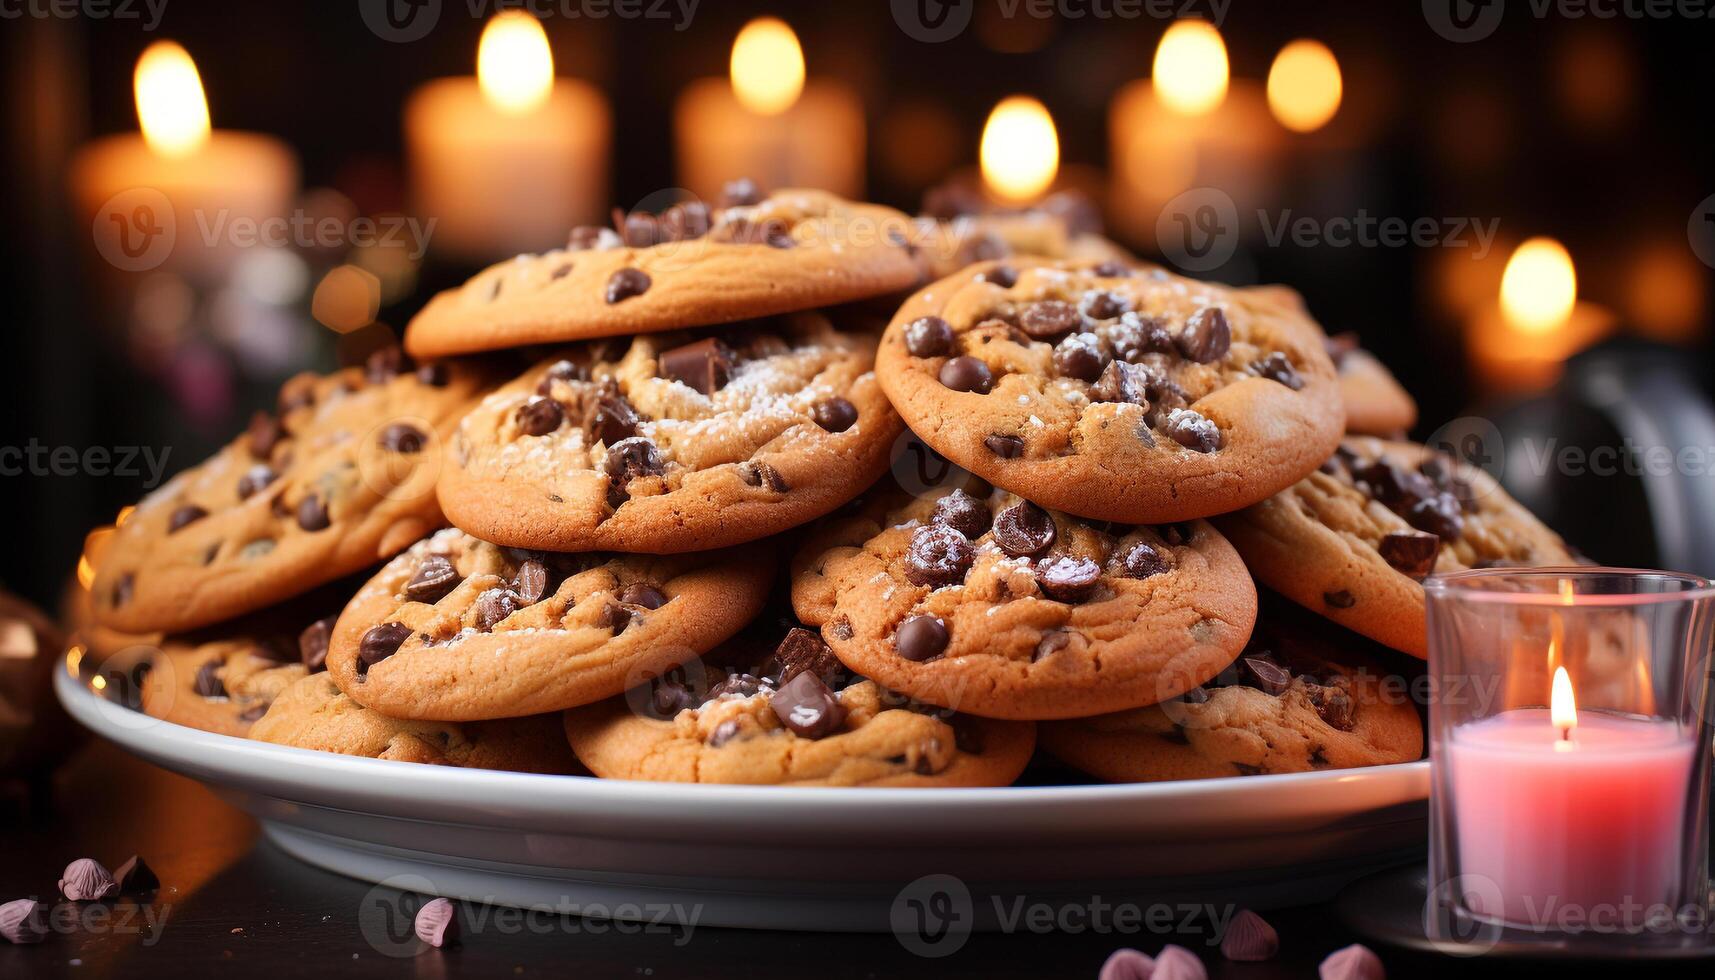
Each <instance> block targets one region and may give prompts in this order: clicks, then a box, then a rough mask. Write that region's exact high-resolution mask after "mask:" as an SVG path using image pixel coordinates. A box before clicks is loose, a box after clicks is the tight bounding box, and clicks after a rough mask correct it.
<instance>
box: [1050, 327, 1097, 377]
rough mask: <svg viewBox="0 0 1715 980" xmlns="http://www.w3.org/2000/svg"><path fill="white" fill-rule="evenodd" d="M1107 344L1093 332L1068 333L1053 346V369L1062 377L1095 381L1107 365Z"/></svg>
mask: <svg viewBox="0 0 1715 980" xmlns="http://www.w3.org/2000/svg"><path fill="white" fill-rule="evenodd" d="M1109 357H1110V355H1109V354H1108V350H1107V345H1106V344H1105V343H1103V342H1102V338H1100V337H1098V336H1097V335H1095V334H1093V333H1074V334H1068V335H1067V336H1066V339H1064V340H1062V341H1060V343H1059V344H1058V345H1057V346H1056V347H1055V348H1054V370H1055V372H1056V373H1058V374H1059V375H1060V376H1061V377H1062V378H1076V379H1077V380H1079V381H1095V380H1096V379H1097V378H1100V377H1101V376H1102V369H1103V368H1105V367H1107V366H1108V360H1109Z"/></svg>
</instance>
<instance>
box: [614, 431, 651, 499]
mask: <svg viewBox="0 0 1715 980" xmlns="http://www.w3.org/2000/svg"><path fill="white" fill-rule="evenodd" d="M603 468H604V470H605V471H606V473H607V478H608V480H609V481H610V483H611V485H612V487H613V488H614V489H616V490H624V489H625V488H626V486H627V485H629V484H630V483H631V481H632V480H635V479H637V478H638V477H640V476H658V475H660V474H661V473H662V472H664V471H665V465H664V464H663V463H662V462H661V454H660V452H658V451H657V450H656V449H655V444H654V443H653V442H650V441H649V440H648V439H646V438H644V437H643V436H632V437H631V438H629V439H621V440H619V441H618V442H616V443H614V444H613V445H611V446H609V447H608V450H607V458H606V460H604V461H603Z"/></svg>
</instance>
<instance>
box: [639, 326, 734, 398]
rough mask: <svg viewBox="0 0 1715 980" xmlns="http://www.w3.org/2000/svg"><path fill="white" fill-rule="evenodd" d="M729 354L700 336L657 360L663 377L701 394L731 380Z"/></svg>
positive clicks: (715, 389) (718, 342)
mask: <svg viewBox="0 0 1715 980" xmlns="http://www.w3.org/2000/svg"><path fill="white" fill-rule="evenodd" d="M732 362H733V354H732V351H731V350H730V349H729V348H728V347H727V345H725V344H723V343H721V342H720V341H719V340H716V339H715V338H713V337H704V338H703V339H702V340H698V341H694V342H692V343H689V344H684V345H681V346H679V347H675V348H673V349H672V350H667V351H662V352H661V356H660V357H659V358H658V359H657V362H656V363H657V364H658V365H659V367H660V373H661V376H662V377H663V378H671V379H672V380H674V381H682V382H684V383H685V384H687V385H690V386H691V387H692V388H695V389H696V390H697V391H700V392H702V393H703V394H705V395H712V394H714V393H715V392H717V391H719V390H721V389H722V388H724V387H726V383H727V381H729V380H730V379H731V378H732Z"/></svg>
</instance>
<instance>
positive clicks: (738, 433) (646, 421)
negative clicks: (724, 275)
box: [439, 313, 904, 554]
mask: <svg viewBox="0 0 1715 980" xmlns="http://www.w3.org/2000/svg"><path fill="white" fill-rule="evenodd" d="M875 342H876V338H875V335H874V334H873V333H866V332H863V331H855V330H854V331H846V330H841V329H837V328H836V327H835V325H834V323H833V322H832V321H831V320H830V318H829V317H828V316H827V315H824V314H822V313H797V314H791V315H789V316H786V317H780V318H775V319H769V320H762V321H755V322H752V323H748V324H744V325H740V326H736V327H727V328H723V329H721V330H717V331H713V332H699V333H694V334H693V333H671V334H655V335H649V336H643V337H637V338H635V339H633V340H630V341H611V340H609V341H594V342H590V343H586V344H582V345H578V346H575V347H573V348H571V349H568V350H565V351H562V352H561V353H560V354H559V355H558V356H555V357H552V358H549V359H548V360H545V361H543V362H542V363H540V364H538V365H536V366H535V367H533V368H531V369H530V370H529V371H528V372H526V373H525V374H524V375H523V376H522V377H520V378H518V379H517V380H515V381H513V382H512V383H510V384H508V385H506V386H504V387H502V388H501V389H500V390H499V391H497V392H495V393H494V394H493V395H491V396H490V397H489V398H487V399H486V400H484V401H483V403H482V404H481V406H479V407H478V408H477V409H476V410H474V411H472V412H471V413H470V414H469V415H468V416H467V417H466V418H465V420H464V422H463V424H462V425H461V426H460V427H459V431H458V434H457V435H456V436H455V437H454V440H453V449H452V452H451V453H450V454H449V455H450V460H449V465H448V466H447V468H446V470H445V472H444V473H443V474H442V476H441V483H440V487H439V493H440V500H441V505H442V506H443V507H445V508H446V512H447V517H448V518H449V519H450V520H451V521H452V522H453V523H454V524H456V525H458V526H459V527H461V528H464V529H465V530H467V531H470V532H471V533H472V534H475V535H477V536H479V537H481V538H484V539H486V540H490V541H496V542H499V543H501V544H506V545H515V546H519V547H529V548H546V549H551V550H556V551H588V550H597V549H599V550H610V551H634V552H648V553H652V554H667V553H677V552H683V551H697V550H706V549H710V548H721V547H726V546H728V545H733V544H738V543H741V542H746V541H754V540H756V539H758V538H763V537H766V536H768V535H770V534H774V533H776V532H779V531H783V530H785V529H787V528H790V527H794V526H797V525H799V524H802V523H804V522H805V521H808V520H810V519H811V518H814V517H817V516H819V515H821V514H825V513H827V512H828V511H831V510H833V509H834V508H836V507H838V506H839V505H841V504H843V503H845V502H846V501H848V500H850V499H851V498H853V497H855V496H856V495H857V494H858V493H859V492H860V491H861V490H862V489H863V488H864V487H866V486H868V485H869V484H870V483H872V482H874V480H875V479H876V478H877V477H878V476H880V475H881V473H882V471H883V470H884V469H886V467H887V460H888V455H889V453H890V452H891V450H892V446H893V443H894V441H895V439H896V438H897V437H898V436H899V434H900V433H901V432H902V431H904V430H903V426H902V425H901V423H900V421H899V418H898V416H897V415H895V414H894V412H893V409H892V407H891V406H889V405H888V403H887V399H886V397H885V396H884V395H883V394H882V392H881V386H880V385H879V384H878V383H877V382H876V378H875V373H874V371H873V361H874V354H875Z"/></svg>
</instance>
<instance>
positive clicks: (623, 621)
mask: <svg viewBox="0 0 1715 980" xmlns="http://www.w3.org/2000/svg"><path fill="white" fill-rule="evenodd" d="M595 624H596V625H597V626H605V627H607V628H608V629H610V630H612V631H613V632H614V634H615V635H618V634H619V633H621V632H623V631H624V630H625V628H626V627H627V626H630V625H631V610H629V609H627V608H625V607H624V606H622V605H620V604H619V603H617V602H609V603H607V604H605V605H603V606H602V607H601V612H600V613H598V614H597V615H596V620H595Z"/></svg>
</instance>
